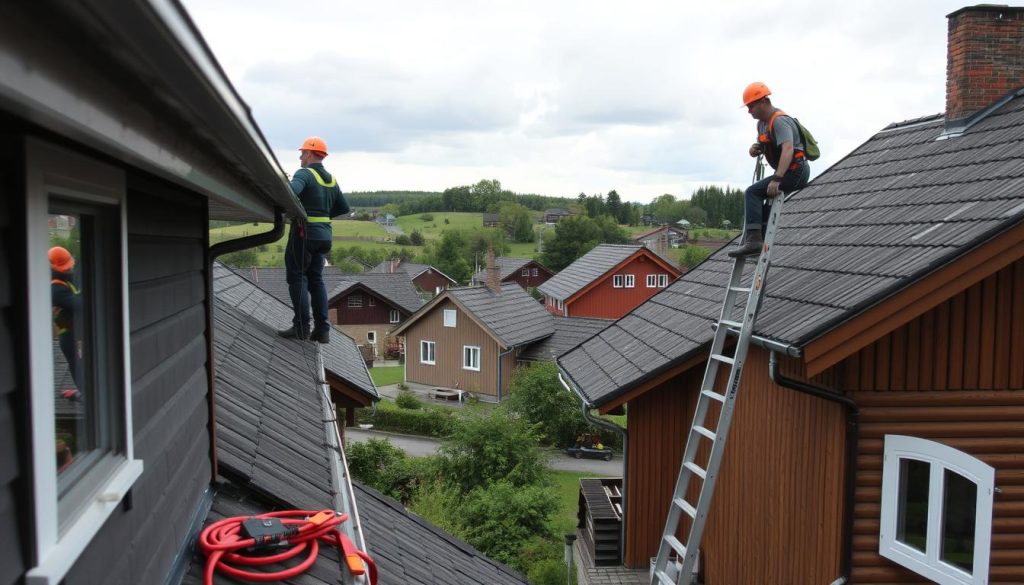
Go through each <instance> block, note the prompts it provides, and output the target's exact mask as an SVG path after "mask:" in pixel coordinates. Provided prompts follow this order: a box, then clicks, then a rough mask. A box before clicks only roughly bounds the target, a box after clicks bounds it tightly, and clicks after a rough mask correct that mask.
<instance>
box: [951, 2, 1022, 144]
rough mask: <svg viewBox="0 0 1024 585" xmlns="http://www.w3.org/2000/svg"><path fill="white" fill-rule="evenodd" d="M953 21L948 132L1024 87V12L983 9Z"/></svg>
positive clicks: (973, 9) (956, 15) (972, 8)
mask: <svg viewBox="0 0 1024 585" xmlns="http://www.w3.org/2000/svg"><path fill="white" fill-rule="evenodd" d="M946 18H948V19H949V37H948V38H949V41H948V46H949V48H948V55H947V60H946V128H947V129H951V130H952V129H955V128H957V127H959V128H963V127H966V126H967V124H968V122H970V117H971V116H973V115H974V114H977V113H978V112H980V111H982V110H984V109H985V108H988V107H989V106H992V105H994V104H996V103H997V102H998V101H1000V100H1001V99H1002V98H1004V97H1007V96H1008V95H1009V94H1010V92H1012V91H1014V90H1017V89H1021V88H1022V87H1024V7H1009V6H999V5H995V4H978V5H977V6H968V7H965V8H961V9H960V10H957V11H956V12H953V13H952V14H949V15H948V16H947V17H946Z"/></svg>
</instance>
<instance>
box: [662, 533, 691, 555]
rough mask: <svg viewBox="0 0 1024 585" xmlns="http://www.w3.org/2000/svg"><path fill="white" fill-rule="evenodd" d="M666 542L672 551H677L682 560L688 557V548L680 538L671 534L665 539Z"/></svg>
mask: <svg viewBox="0 0 1024 585" xmlns="http://www.w3.org/2000/svg"><path fill="white" fill-rule="evenodd" d="M665 542H667V543H668V545H669V546H671V547H672V550H674V551H676V554H677V555H679V558H680V559H682V558H683V557H685V556H686V546H685V545H684V544H683V543H681V542H679V539H678V538H676V537H675V536H673V535H671V534H669V535H668V536H666V537H665Z"/></svg>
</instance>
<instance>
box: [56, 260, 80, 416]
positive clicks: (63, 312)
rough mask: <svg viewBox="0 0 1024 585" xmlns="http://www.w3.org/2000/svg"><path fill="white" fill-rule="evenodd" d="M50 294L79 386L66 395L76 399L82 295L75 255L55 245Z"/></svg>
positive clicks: (62, 348) (59, 336)
mask: <svg viewBox="0 0 1024 585" xmlns="http://www.w3.org/2000/svg"><path fill="white" fill-rule="evenodd" d="M49 256H50V272H51V277H50V278H51V280H50V298H51V302H52V303H53V329H54V332H55V333H56V335H57V339H58V341H59V342H60V351H61V353H63V354H64V359H65V360H67V362H68V370H69V371H70V372H71V378H72V379H73V380H74V381H75V386H77V387H78V389H77V390H75V391H73V392H71V394H70V395H68V393H67V392H65V396H64V397H65V398H69V399H74V398H77V397H78V396H79V394H78V391H79V390H81V388H82V384H81V382H80V381H79V379H78V373H79V371H80V370H81V367H80V366H81V362H82V348H81V344H80V343H78V341H77V340H76V336H75V316H76V315H79V316H81V315H80V313H81V310H82V295H81V291H80V290H79V288H78V285H76V284H75V281H74V268H75V258H74V256H72V255H71V252H68V250H67V248H62V247H61V246H54V247H52V248H50V253H49Z"/></svg>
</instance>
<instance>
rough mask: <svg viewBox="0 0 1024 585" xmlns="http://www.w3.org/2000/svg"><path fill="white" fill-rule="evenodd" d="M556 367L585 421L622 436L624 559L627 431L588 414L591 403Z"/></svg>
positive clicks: (621, 541)
mask: <svg viewBox="0 0 1024 585" xmlns="http://www.w3.org/2000/svg"><path fill="white" fill-rule="evenodd" d="M557 367H558V381H559V382H560V383H561V384H562V387H564V388H565V389H566V390H567V391H568V392H569V393H570V394H574V395H576V397H577V398H579V400H580V403H581V404H582V407H583V418H584V419H586V420H587V422H589V423H591V424H592V425H594V426H596V427H600V428H603V429H605V430H609V431H612V432H613V433H616V434H618V435H619V436H620V437H622V523H621V524H620V525H619V546H620V547H621V548H620V549H619V558H620V559H621V560H623V561H625V559H624V557H625V546H626V508H627V507H628V505H629V500H628V499H627V498H626V489H627V486H628V485H629V482H628V481H627V479H628V477H627V475H628V473H629V455H628V453H629V433H628V432H627V431H626V429H624V428H622V427H620V426H619V425H617V424H615V423H611V422H608V421H606V420H604V419H600V418H597V417H595V416H594V415H592V414H590V409H591V408H593V405H592V404H591V403H590V402H587V399H586V398H584V397H583V395H582V394H580V393H579V392H577V391H575V390H574V389H573V388H572V387H571V386H570V385H569V383H568V382H566V381H565V378H563V377H562V368H561V366H557Z"/></svg>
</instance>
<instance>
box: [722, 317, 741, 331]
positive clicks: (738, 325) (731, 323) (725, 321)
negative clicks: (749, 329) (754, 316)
mask: <svg viewBox="0 0 1024 585" xmlns="http://www.w3.org/2000/svg"><path fill="white" fill-rule="evenodd" d="M721 325H725V326H726V327H735V328H736V329H742V328H743V323H740V322H739V321H730V320H728V319H722V320H721V321H719V326H721Z"/></svg>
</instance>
